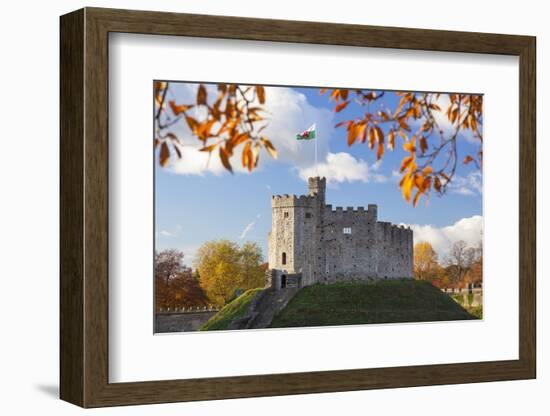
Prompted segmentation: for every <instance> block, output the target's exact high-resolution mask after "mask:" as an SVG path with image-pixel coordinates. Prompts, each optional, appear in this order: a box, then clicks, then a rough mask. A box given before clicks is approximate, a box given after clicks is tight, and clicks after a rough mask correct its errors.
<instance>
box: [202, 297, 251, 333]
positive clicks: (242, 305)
mask: <svg viewBox="0 0 550 416" xmlns="http://www.w3.org/2000/svg"><path fill="white" fill-rule="evenodd" d="M260 290H262V289H261V288H259V289H250V290H247V291H246V292H244V293H243V294H242V295H241V296H239V297H238V298H236V299H234V300H233V301H231V302H229V303H228V304H227V305H225V306H224V307H223V308H222V309H221V310H220V311H219V312H218V313H217V314H216V315H214V316H213V317H212V318H210V319H209V320H208V322H206V323H205V324H204V325H203V326H202V327H201V328H200V331H215V330H224V329H227V327H228V326H229V324H230V323H231V321H232V320H233V319H235V318H239V317H241V316H243V315H244V314H245V312H246V310H247V308H248V305H249V304H250V302H251V301H252V299H253V298H254V295H255V294H256V293H258V292H259V291H260Z"/></svg>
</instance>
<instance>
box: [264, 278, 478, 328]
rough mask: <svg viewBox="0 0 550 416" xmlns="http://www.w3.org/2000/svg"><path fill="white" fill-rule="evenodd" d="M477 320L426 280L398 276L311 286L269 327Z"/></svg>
mask: <svg viewBox="0 0 550 416" xmlns="http://www.w3.org/2000/svg"><path fill="white" fill-rule="evenodd" d="M463 319H476V317H475V316H473V315H471V314H470V313H468V312H467V311H466V310H465V309H464V308H462V307H461V306H460V305H459V304H458V303H456V302H455V301H454V300H453V299H451V298H450V297H449V296H447V295H446V294H445V293H443V292H441V291H440V290H439V289H437V288H435V287H433V286H432V285H431V284H430V283H428V282H423V281H417V280H410V279H398V280H380V281H373V282H368V283H334V284H330V285H320V284H319V285H313V286H309V287H305V288H303V289H302V290H300V291H299V292H298V293H297V294H296V296H294V298H292V300H291V301H290V302H289V304H288V305H287V307H286V308H285V309H284V310H282V311H281V312H280V313H279V314H278V315H277V316H275V318H274V320H273V322H272V323H271V327H272V328H284V327H302V326H324V325H353V324H374V323H393V322H429V321H448V320H449V321H450V320H463Z"/></svg>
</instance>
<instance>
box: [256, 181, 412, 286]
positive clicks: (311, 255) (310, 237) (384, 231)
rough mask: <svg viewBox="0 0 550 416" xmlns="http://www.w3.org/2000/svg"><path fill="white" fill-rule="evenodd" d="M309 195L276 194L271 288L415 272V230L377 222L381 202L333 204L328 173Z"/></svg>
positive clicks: (270, 239)
mask: <svg viewBox="0 0 550 416" xmlns="http://www.w3.org/2000/svg"><path fill="white" fill-rule="evenodd" d="M308 185H309V193H308V195H301V196H296V195H274V196H273V197H272V200H271V209H272V222H271V232H270V233H269V236H268V245H269V270H268V271H267V277H266V279H267V282H266V285H267V286H268V287H272V288H274V289H282V288H286V287H303V286H309V285H312V284H314V283H330V282H335V281H355V280H367V279H392V278H412V277H413V232H412V230H411V229H410V228H405V227H403V226H397V225H393V224H391V223H389V222H382V221H378V214H377V210H378V208H377V206H376V205H372V204H369V205H368V208H367V209H365V208H364V207H358V208H357V209H353V207H348V208H347V209H343V208H342V207H336V209H333V208H332V205H327V204H325V190H326V180H325V178H319V177H315V178H309V180H308Z"/></svg>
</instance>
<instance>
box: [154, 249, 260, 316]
mask: <svg viewBox="0 0 550 416" xmlns="http://www.w3.org/2000/svg"><path fill="white" fill-rule="evenodd" d="M183 259H184V255H183V253H182V252H181V251H179V250H176V249H167V250H162V251H160V252H156V253H155V306H156V310H157V311H158V310H161V309H166V308H189V307H200V306H207V305H216V306H223V305H225V304H226V303H228V302H230V301H231V300H233V299H234V298H235V297H237V296H238V295H240V293H242V292H244V291H245V290H248V289H253V288H257V287H262V286H263V285H264V275H265V270H266V268H267V265H266V264H264V263H263V261H262V260H263V255H262V251H261V249H260V247H259V246H258V245H257V244H255V243H244V244H243V245H242V246H239V245H238V244H236V243H234V242H231V241H228V240H217V241H209V242H206V243H204V244H203V245H202V246H201V247H200V248H199V250H198V251H197V254H196V255H195V258H194V261H193V266H194V269H192V268H190V267H188V266H185V265H184V264H183Z"/></svg>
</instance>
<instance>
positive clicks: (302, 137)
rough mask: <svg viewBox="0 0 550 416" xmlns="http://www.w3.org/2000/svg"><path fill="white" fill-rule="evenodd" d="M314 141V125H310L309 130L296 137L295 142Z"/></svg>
mask: <svg viewBox="0 0 550 416" xmlns="http://www.w3.org/2000/svg"><path fill="white" fill-rule="evenodd" d="M312 139H315V124H312V125H311V127H310V128H309V129H307V130H306V131H304V132H302V133H298V134H297V135H296V140H312Z"/></svg>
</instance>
